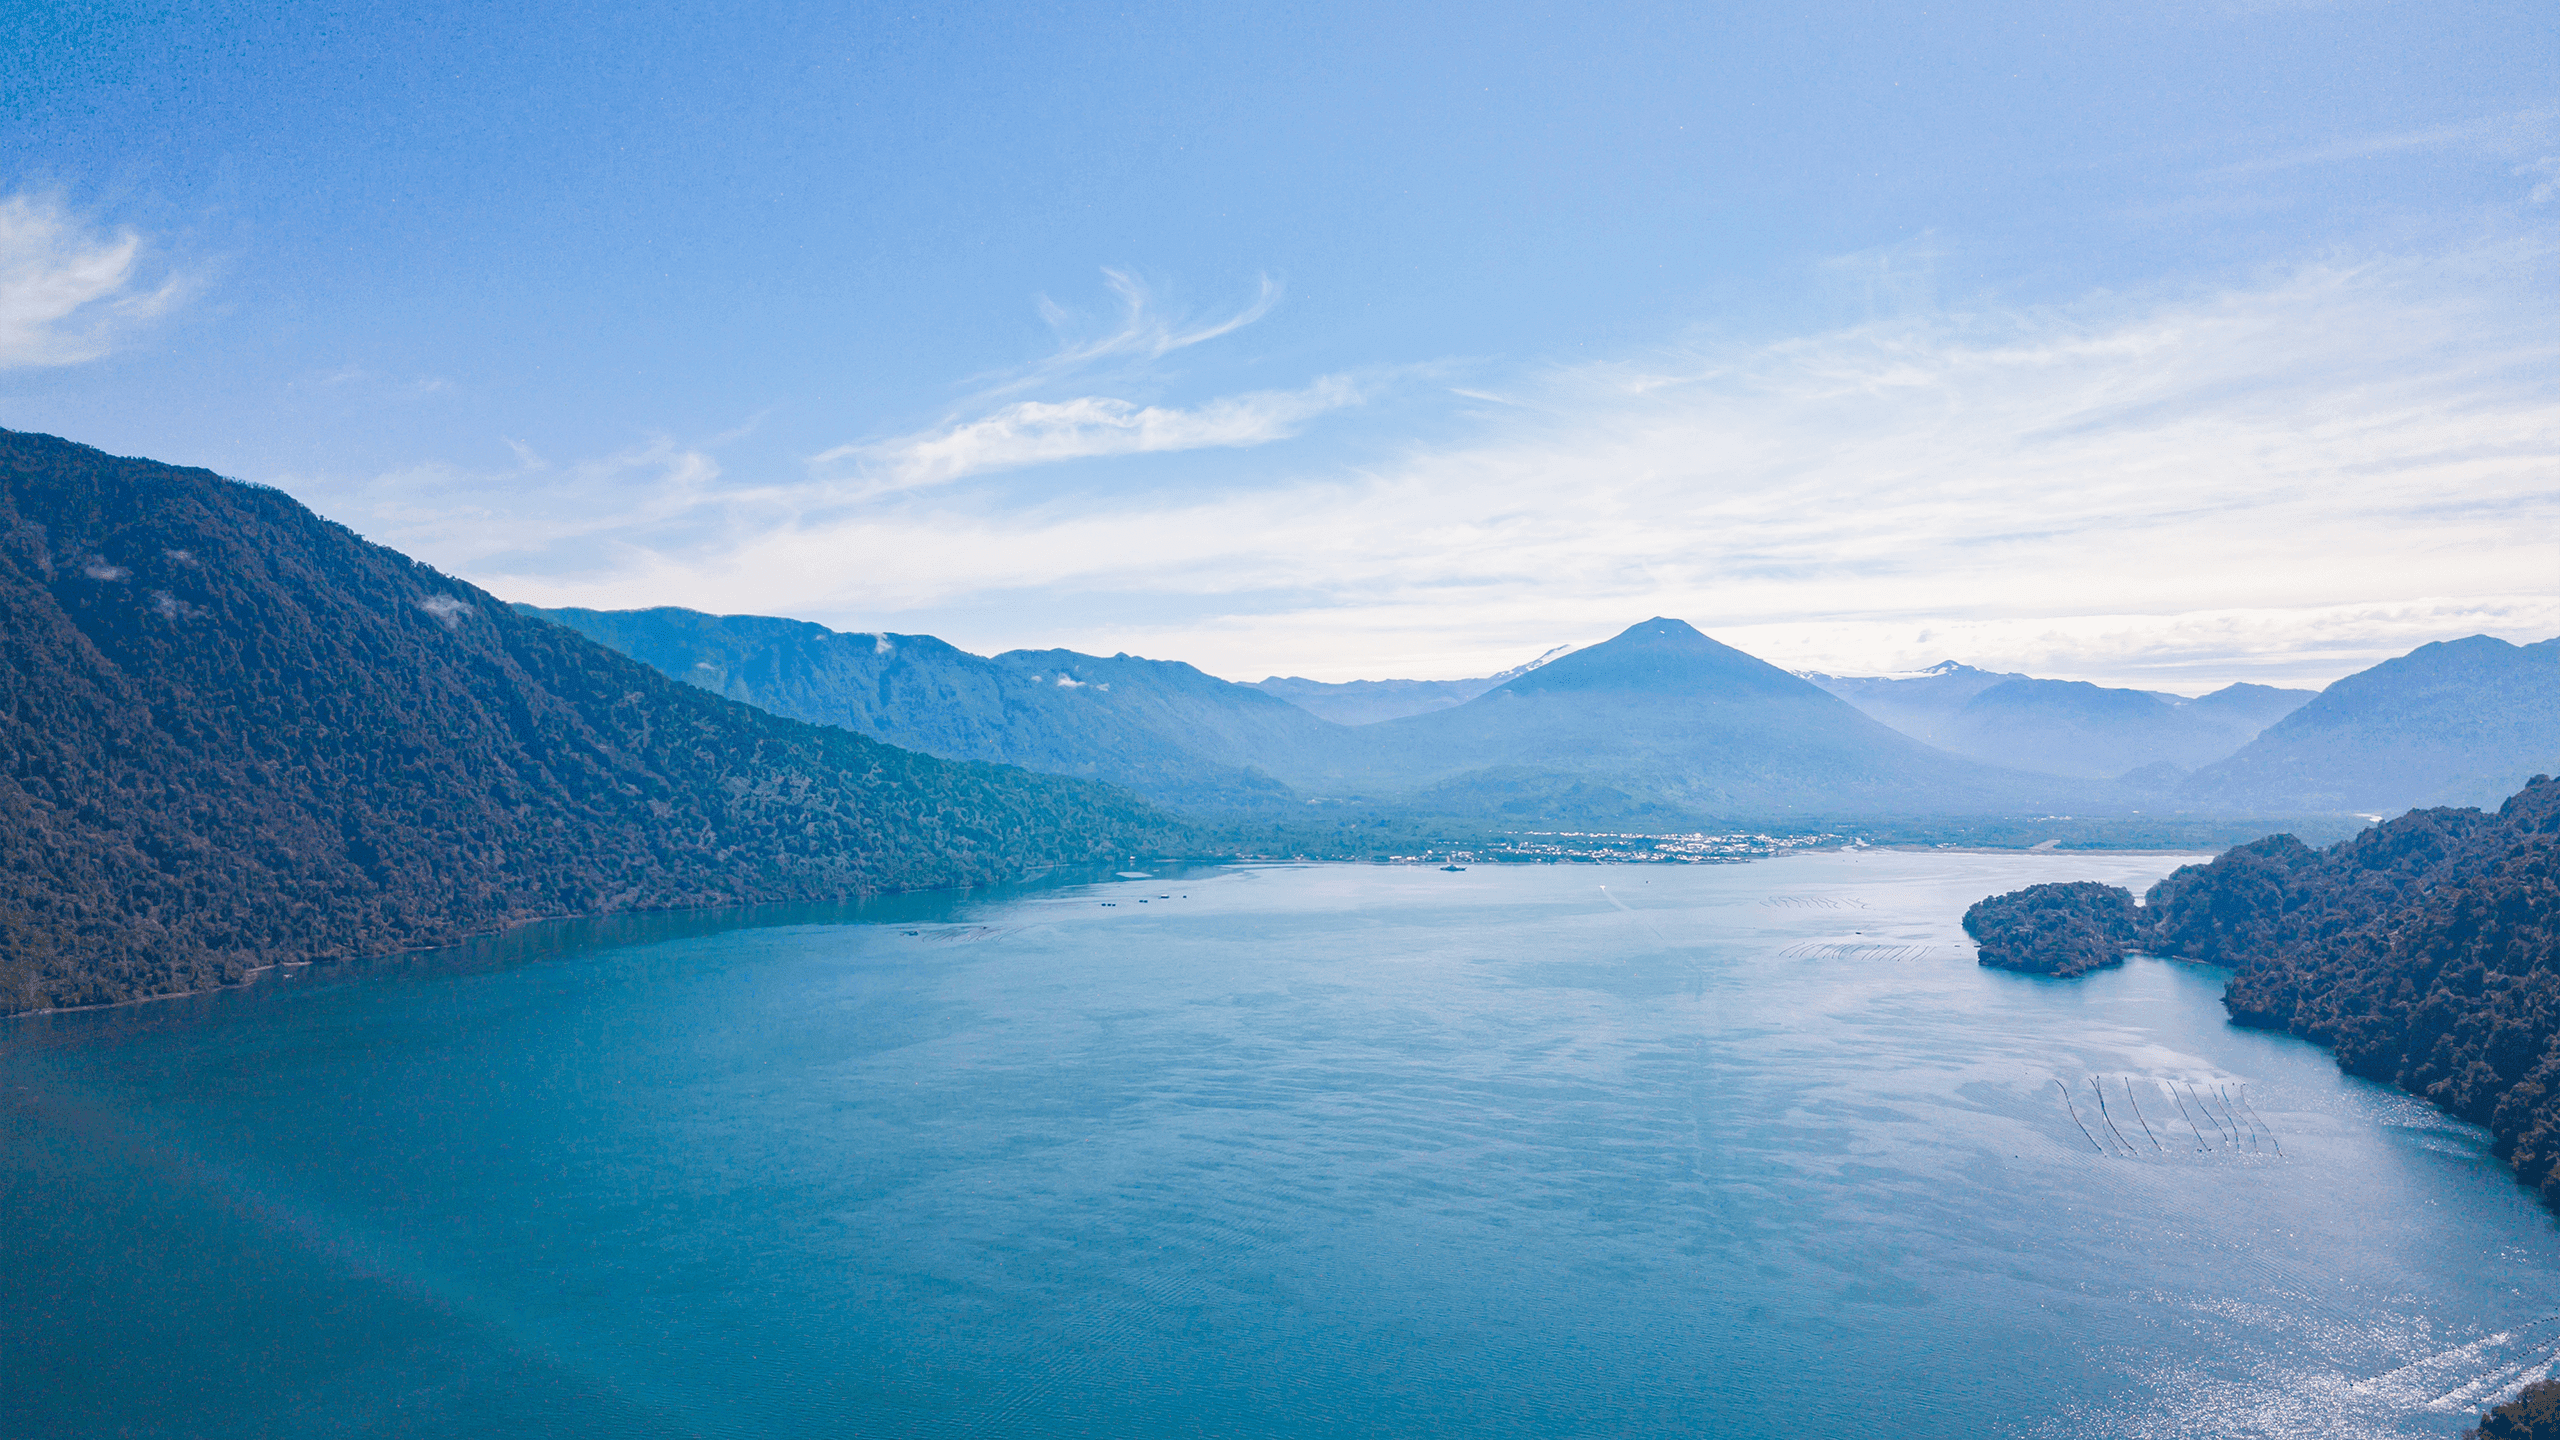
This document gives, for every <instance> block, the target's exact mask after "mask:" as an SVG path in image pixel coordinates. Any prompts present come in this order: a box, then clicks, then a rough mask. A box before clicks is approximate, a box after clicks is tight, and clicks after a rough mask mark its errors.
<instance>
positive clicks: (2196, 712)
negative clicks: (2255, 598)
mask: <svg viewBox="0 0 2560 1440" xmlns="http://www.w3.org/2000/svg"><path fill="white" fill-rule="evenodd" d="M1804 678H1805V679H1807V680H1809V681H1811V682H1813V683H1814V684H1816V685H1819V686H1821V687H1822V688H1823V689H1825V690H1828V691H1829V692H1831V693H1832V694H1834V695H1837V696H1839V697H1840V698H1841V699H1843V700H1846V701H1848V702H1849V703H1850V704H1852V705H1855V706H1857V707H1858V708H1859V709H1860V710H1863V711H1865V712H1866V713H1867V714H1868V715H1870V716H1872V717H1874V718H1875V719H1877V720H1880V721H1882V722H1883V723H1885V724H1887V725H1890V726H1892V727H1893V728H1894V729H1896V730H1899V731H1901V732H1902V733H1903V734H1905V735H1909V736H1911V737H1912V738H1913V739H1915V740H1923V741H1926V742H1928V743H1929V744H1931V745H1935V746H1937V747H1938V748H1940V749H1942V750H1947V751H1950V752H1953V753H1954V754H1958V755H1962V756H1965V757H1967V758H1969V759H1974V760H1979V761H1981V762H1983V763H1984V764H1986V765H1997V766H2002V767H2006V768H2012V769H2019V770H2033V771H2037V772H2040V773H2043V774H2048V775H2071V776H2082V777H2092V778H2094V777H2100V776H2116V775H2123V774H2125V773H2126V772H2128V771H2134V770H2142V769H2145V768H2146V767H2150V768H2151V769H2152V770H2153V771H2154V772H2155V773H2165V774H2166V775H2167V776H2168V777H2169V778H2170V779H2172V780H2174V779H2175V777H2176V775H2177V773H2178V772H2182V771H2186V770H2191V769H2193V768H2195V767H2196V766H2198V765H2204V764H2209V763H2211V762H2212V761H2215V760H2219V759H2221V758H2223V757H2224V756H2226V755H2229V754H2231V753H2232V752H2233V751H2235V750H2238V749H2239V748H2240V747H2241V746H2243V745H2246V744H2247V743H2249V740H2250V738H2251V737H2252V736H2254V735H2256V734H2257V733H2258V732H2259V731H2260V730H2263V729H2265V728H2266V727H2267V726H2268V725H2270V724H2272V723H2274V722H2275V721H2276V720H2277V719H2278V718H2280V717H2282V716H2283V715H2285V714H2286V713H2287V712H2289V711H2291V710H2293V709H2294V708H2296V707H2298V706H2300V705H2302V704H2303V703H2304V702H2306V701H2308V700H2309V699H2310V698H2311V697H2312V695H2313V693H2314V692H2312V691H2309V690H2278V689H2275V688H2274V687H2272V686H2266V685H2231V686H2226V687H2224V688H2223V689H2220V690H2217V691H2215V692H2213V693H2212V694H2210V695H2206V696H2202V697H2200V698H2198V699H2195V700H2182V699H2180V698H2179V697H2177V696H2164V695H2158V694H2154V693H2152V692H2150V691H2147V690H2117V689H2108V688H2105V687H2102V686H2097V685H2091V684H2087V683H2085V682H2081V681H2076V680H2039V679H2035V678H2033V677H2031V676H2026V675H2012V674H1998V673H1994V672H1992V671H1989V670H1977V669H1974V668H1973V667H1972V666H1969V665H1959V664H1957V663H1955V662H1954V661H1952V660H1950V661H1946V662H1944V663H1942V664H1939V665H1937V666H1935V667H1933V668H1931V669H1930V670H1928V671H1926V672H1924V673H1922V674H1920V675H1916V676H1907V677H1894V676H1842V675H1807V676H1805V677H1804ZM2159 767H2167V768H2166V770H2165V772H2162V771H2160V768H2159ZM2145 778H2153V777H2151V776H2146V777H2145Z"/></svg>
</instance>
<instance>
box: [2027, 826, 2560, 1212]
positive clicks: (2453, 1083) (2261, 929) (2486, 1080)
mask: <svg viewBox="0 0 2560 1440" xmlns="http://www.w3.org/2000/svg"><path fill="white" fill-rule="evenodd" d="M2118 893H2119V894H2120V893H2121V892H2118ZM2031 894H2032V892H2019V893H2018V894H2016V895H2011V896H2002V897H1994V899H1993V900H1990V901H1985V902H1984V904H1983V905H1982V906H1978V907H1976V913H1978V914H1980V915H1983V916H1985V917H1995V916H1996V917H2005V918H2008V919H2012V920H2015V921H2017V922H2018V923H2016V924H2013V925H2011V926H2009V927H2008V928H2006V929H2003V928H2001V927H2000V926H1997V925H1992V924H1985V925H1983V926H1981V927H1979V934H1980V938H1981V939H1982V941H1983V946H1984V954H1985V956H1986V958H1988V957H1989V956H1990V955H1991V953H1992V949H1993V946H1994V945H1995V944H1998V945H2000V946H2001V947H2003V953H2004V954H2006V953H2011V952H2021V953H2023V952H2027V951H2033V950H2035V949H2036V948H2037V947H2038V946H2039V945H2043V944H2044V942H2045V941H2046V939H2047V938H2048V932H2049V934H2050V935H2051V936H2060V937H2062V938H2065V939H2067V938H2068V936H2067V935H2064V933H2063V932H2062V931H2061V930H2058V929H2055V928H2054V927H2051V926H2045V927H2043V928H2042V929H2035V928H2030V927H2029V926H2028V925H2027V924H2026V923H2025V922H2026V921H2027V920H2029V919H2032V918H2033V912H2034V910H2035V908H2036V907H2034V906H2032V905H2029V904H2026V903H2024V902H2025V901H2026V899H2027V897H2029V896H2030V895H2031ZM2001 902H2009V903H2006V904H2003V903H2001ZM2139 923H2140V926H2141V935H2140V944H2141V946H2142V948H2144V949H2146V950H2148V951H2150V952H2151V953H2153V954H2157V955H2163V956H2169V957H2172V958H2176V959H2184V960H2197V961H2203V962H2206V963H2209V964H2214V965H2222V966H2227V967H2229V968H2230V969H2231V970H2232V977H2231V982H2230V985H2229V986H2228V988H2227V989H2226V991H2225V992H2224V995H2223V1004H2224V1005H2225V1006H2226V1007H2227V1008H2228V1009H2229V1010H2230V1012H2231V1015H2232V1018H2233V1019H2235V1020H2238V1021H2240V1022H2241V1023H2243V1024H2247V1025H2257V1026H2263V1027H2266V1028H2269V1029H2277V1030H2289V1031H2291V1032H2293V1033H2294V1034H2297V1035H2301V1036H2303V1037H2305V1038H2307V1039H2310V1040H2314V1041H2317V1042H2318V1043H2320V1044H2322V1045H2326V1046H2328V1047H2330V1048H2331V1049H2333V1050H2334V1051H2335V1052H2336V1053H2337V1057H2338V1063H2339V1065H2341V1066H2342V1067H2344V1068H2345V1069H2347V1070H2348V1071H2350V1072H2352V1073H2354V1074H2358V1075H2364V1076H2368V1077H2370V1078H2373V1079H2376V1080H2384V1081H2389V1082H2391V1083H2393V1084H2397V1085H2399V1086H2401V1087H2402V1088H2404V1089H2406V1090H2408V1091H2409V1092H2411V1093H2412V1094H2415V1095H2419V1096H2423V1097H2425V1098H2426V1099H2428V1100H2432V1101H2434V1102H2435V1103H2436V1104H2438V1105H2441V1106H2443V1107H2444V1108H2445V1109H2447V1110H2449V1111H2452V1112H2453V1113H2454V1114H2456V1115H2459V1116H2461V1117H2462V1118H2464V1119H2466V1120H2471V1121H2474V1122H2477V1123H2478V1124H2481V1125H2485V1126H2487V1127H2488V1128H2489V1130H2490V1132H2491V1133H2492V1134H2493V1135H2495V1136H2496V1137H2497V1144H2498V1148H2499V1151H2500V1153H2502V1154H2505V1155H2507V1156H2508V1157H2509V1158H2510V1159H2512V1160H2513V1161H2514V1163H2515V1166H2516V1169H2517V1172H2518V1174H2519V1175H2520V1176H2521V1177H2522V1178H2523V1179H2524V1180H2526V1181H2527V1182H2528V1183H2531V1184H2534V1185H2536V1186H2539V1187H2540V1188H2541V1190H2542V1192H2543V1195H2544V1196H2545V1198H2546V1199H2549V1200H2551V1201H2552V1202H2553V1203H2554V1204H2560V782H2554V781H2553V780H2551V779H2550V778H2549V777H2547V776H2540V775H2537V776H2534V777H2532V779H2531V780H2530V781H2529V782H2528V783H2527V784H2526V786H2525V788H2524V789H2522V790H2520V791H2518V792H2517V793H2516V794H2514V795H2513V796H2510V797H2509V798H2508V799H2507V801H2506V803H2505V804H2503V805H2501V806H2500V807H2499V808H2498V810H2497V811H2496V812H2495V813H2494V814H2484V813H2482V812H2481V811H2478V810H2470V809H2435V810H2414V811H2411V812H2409V813H2408V814H2405V815H2402V816H2401V817H2399V818H2398V819H2395V820H2391V821H2388V822H2386V823H2384V824H2381V825H2377V826H2374V827H2373V828H2371V829H2369V830H2366V831H2364V832H2363V833H2361V834H2359V835H2357V836H2355V837H2354V838H2352V839H2350V840H2346V841H2343V842H2341V843H2339V844H2337V845H2334V846H2331V847H2329V848H2328V849H2325V850H2314V849H2312V848H2311V847H2309V846H2307V845H2304V844H2302V843H2301V842H2300V841H2297V840H2295V839H2294V838H2293V837H2292V836H2290V835H2275V836H2269V837H2268V838H2266V839H2264V840H2259V841H2255V842H2253V843H2251V844H2248V845H2242V846H2238V847H2236V848H2234V849H2232V850H2230V851H2228V852H2226V853H2225V854H2223V855H2221V856H2219V857H2218V858H2216V859H2215V860H2213V861H2212V862H2211V863H2209V864H2205V865H2190V866H2187V867H2185V868H2183V869H2181V870H2179V871H2177V872H2176V873H2175V874H2173V875H2170V876H2169V877H2167V878H2166V879H2164V880H2162V881H2161V882H2160V883H2159V884H2157V885H2154V886H2153V887H2151V890H2150V893H2149V894H2148V895H2147V896H2145V898H2144V904H2143V906H2142V909H2141V911H2140V922H2139ZM2044 948H2045V949H2048V950H2051V951H2052V957H2053V958H2054V959H2056V960H2063V959H2067V958H2069V957H2068V954H2067V953H2066V950H2067V948H2068V947H2056V946H2052V945H2044Z"/></svg>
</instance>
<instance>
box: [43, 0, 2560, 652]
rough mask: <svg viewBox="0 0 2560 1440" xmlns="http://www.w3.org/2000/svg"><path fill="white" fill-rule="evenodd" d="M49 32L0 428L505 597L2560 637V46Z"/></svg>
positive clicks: (683, 21) (273, 22) (2376, 642)
mask: <svg viewBox="0 0 2560 1440" xmlns="http://www.w3.org/2000/svg"><path fill="white" fill-rule="evenodd" d="M0 25H5V26H6V30H5V32H0V40H5V44H0V94H5V98H6V111H5V114H6V119H7V124H6V126H5V132H6V135H7V137H8V138H7V142H6V149H5V151H0V153H4V154H5V156H6V166H7V172H6V173H5V174H0V366H5V367H6V368H0V424H5V425H8V426H11V427H14V428H22V429H36V430H45V431H51V432H54V433H59V434H64V435H68V436H71V437H73V438H76V439H80V440H83V441H86V442H89V443H92V444H96V445H100V446H102V447H104V448H106V449H109V450H113V451H117V452H120V453H138V454H148V455H151V456H154V457H157V458H161V459H167V460H171V461H176V462H181V463H190V464H201V465H205V466H209V467H211V468H213V469H216V470H219V471H221V472H223V473H226V474H231V475H237V476H241V477H244V478H249V479H256V480H261V481H266V482H269V483H273V484H277V485H280V486H282V487H284V488H285V489H287V490H289V491H291V492H292V493H294V494H296V495H297V496H299V497H301V498H303V499H304V500H306V501H307V502H309V503H311V504H312V505H313V506H314V507H315V508H318V509H319V510H321V511H322V512H323V513H325V514H328V515H331V516H333V517H334V518H338V519H341V520H344V521H346V522H347V523H348V524H350V525H353V526H354V527H355V528H356V529H358V530H359V531H362V532H363V533H365V534H367V535H368V536H371V537H372V538H375V539H379V540H382V541H384V542H386V543H390V544H394V545H398V546H400V547H401V548H403V549H406V550H409V551H410V552H412V553H414V554H417V555H419V556H421V557H422V558H425V559H428V560H430V561H433V562H434V563H437V564H439V565H441V566H444V567H446V568H448V569H451V570H453V571H455V572H457V573H460V574H462V575H464V576H466V577H468V578H470V579H473V580H475V581H477V582H479V583H482V584H485V585H488V586H489V587H490V588H492V589H494V590H496V591H498V592H499V593H500V594H503V595H507V596H509V597H511V598H524V599H532V600H537V601H542V602H546V603H584V604H597V605H614V606H622V605H637V604H650V603H676V604H686V605H692V606H696V607H699V608H704V609H712V610H732V611H755V612H760V613H779V614H792V615H800V616H805V617H807V618H811V619H816V620H820V621H823V622H826V623H830V624H835V625H838V626H841V627H843V628H847V629H880V628H886V629H895V630H902V631H929V632H932V633H938V634H942V635H944V636H945V637H947V638H949V639H951V640H953V641H955V642H956V643H959V644H962V645H966V646H969V647H971V648H975V649H982V650H986V649H999V648H1005V647H1009V646H1015V645H1049V644H1066V645H1073V646H1076V647H1078V648H1085V649H1098V650H1103V651H1112V650H1121V649H1126V650H1130V651H1133V652H1137V653H1145V654H1155V655H1165V656H1172V657H1177V658H1184V659H1190V660H1193V661H1195V662H1196V663H1200V664H1202V665H1203V666H1204V667H1205V668H1208V669H1210V670H1212V671H1214V672H1217V673H1222V674H1227V675H1231V676H1236V677H1239V678H1258V677H1259V676H1261V675H1263V674H1266V673H1271V672H1275V671H1276V672H1281V673H1300V674H1309V675H1315V676H1319V677H1322V678H1335V679H1347V678H1353V677H1355V676H1364V675H1366V676H1379V675H1387V674H1408V675H1427V676H1437V675H1458V674H1468V673H1483V672H1484V671H1487V670H1490V669H1495V668H1500V667H1501V666H1503V665H1508V664H1513V663H1517V662H1518V661H1519V660H1520V659H1524V658H1526V657H1527V656H1529V655H1533V654H1536V653H1538V652H1540V651H1542V650H1544V649H1546V648H1547V647H1548V646H1549V645H1552V644H1557V643H1568V642H1580V641H1588V640H1591V639H1595V638H1599V637H1601V636H1605V635H1607V634H1609V633H1612V632H1614V631H1615V630H1617V629H1619V628H1621V627H1622V626H1623V625H1625V624H1627V623H1631V622H1632V621H1634V620H1638V619H1642V618H1644V617H1645V616H1647V615H1651V614H1655V613H1670V614H1677V615H1682V616H1684V617H1686V618H1688V619H1690V620H1692V621H1694V622H1696V623H1698V624H1699V625H1701V626H1702V627H1703V628H1706V629H1707V630H1708V631H1709V632H1710V633H1713V634H1717V635H1719V636H1720V637H1723V638H1726V639H1728V640H1731V641H1733V642H1734V643H1738V644H1742V645H1744V646H1745V647H1746V648H1749V649H1752V650H1754V651H1755V653H1759V654H1763V655H1765V656H1767V657H1769V658H1771V659H1773V660H1776V661H1778V662H1780V663H1784V664H1789V665H1795V666H1800V667H1812V668H1826V669H1835V670H1855V671H1868V670H1884V669H1893V668H1909V667H1916V666H1918V665H1921V664H1926V663H1928V662H1930V661H1934V660H1936V659H1940V658H1945V657H1947V656H1954V657H1955V658H1960V659H1965V660H1968V661H1972V662H1974V663H1978V664H1986V665H1994V666H1998V667H2001V668H2025V669H2030V670H2034V671H2036V672H2037V673H2043V674H2060V675H2070V676H2075V677H2082V678H2092V679H2100V680H2110V681H2116V682H2120V683H2134V684H2143V685H2150V686H2156V687H2159V688H2169V689H2181V690H2197V689H2202V688H2209V687H2210V686H2211V685H2214V684H2219V683H2223V682H2224V681H2227V680H2231V679H2244V678H2246V679H2265V680H2277V681H2289V682H2292V683H2317V682H2320V681H2325V680H2327V679H2329V678H2334V676H2336V675H2338V674H2341V673H2345V672H2346V671H2349V670H2353V669H2356V668H2360V667H2361V666H2362V665H2364V664H2367V663H2370V662H2371V661H2372V660H2373V659H2377V658H2380V657H2381V656H2383V655H2387V654H2392V653H2397V652H2399V651H2402V650H2405V649H2407V648H2409V647H2410V646H2411V645H2414V644H2418V643H2421V642H2423V641H2425V640H2431V639H2440V638H2448V637H2450V636H2453V635H2460V634H2468V633H2472V632H2475V631H2480V630H2487V631H2489V632H2491V633H2496V634H2502V635H2506V636H2507V637H2508V638H2512V639H2525V638H2539V637H2540V636H2542V635H2546V634H2550V633H2554V632H2560V467H2556V466H2555V452H2560V427H2555V424H2554V421H2555V419H2556V418H2560V396H2556V395H2555V381H2554V378H2553V377H2554V375H2555V374H2560V365H2555V361H2560V355H2555V353H2554V352H2555V351H2556V350H2560V340H2556V339H2555V337H2560V326H2556V325H2555V324H2554V321H2555V320H2560V306H2555V304H2554V300H2555V288H2556V287H2555V285H2554V260H2555V255H2554V246H2553V244H2552V240H2551V236H2552V235H2553V233H2554V222H2555V220H2560V196H2556V195H2555V191H2560V159H2556V158H2555V157H2560V96H2555V94H2554V83H2553V79H2552V77H2553V76H2554V75H2555V74H2560V44H2555V30H2560V19H2556V18H2555V12H2554V11H2552V10H2551V8H2550V7H2548V6H2547V5H2528V4H2464V5H2458V6H2422V5H2416V4H2353V3H2342V4H2273V3H2264V4H2189V5H2180V4H2150V5H2142V6H2134V5H2121V6H2099V5H2081V6H2069V5H2061V6H2049V7H2043V8H2042V9H2035V8H2032V7H2025V6H2016V5H2007V6H1979V5H1955V6H1938V5H1933V6H1929V7H1926V8H1920V7H1915V6H1895V7H1884V6H1796V7H1786V8H1783V9H1782V8H1778V7H1764V8H1722V9H1718V8H1708V7H1673V6H1607V5H1599V6H1591V5H1585V6H1573V7H1561V6H1559V7H1527V6H1503V5H1495V4H1475V5H1468V6H1463V7H1461V6H1449V7H1425V6H1401V7H1382V6H1377V5H1374V4H1373V5H1360V6H1351V5H1344V6H1331V7H1328V6H1320V5H1294V6H1286V7H1280V6H1272V7H1247V6H1235V7H1196V6H1184V7H1162V8H1148V7H1142V6H1117V7H1101V6H1030V5H1019V6H1001V7H999V6H982V7H961V6H944V7H937V8H931V9H926V8H915V7H909V8H887V7H870V6H830V7H816V6H805V7H803V6H779V5H775V6H759V7H745V8H714V7H707V6H704V7H675V6H664V5H648V4H627V5H618V6H613V7H578V6H570V5H563V6H552V7H528V6H521V5H507V6H498V5H447V6H441V7H434V8H432V10H427V11H421V10H419V9H414V8H402V9H391V8H382V9H370V8H366V7H362V6H336V7H322V6H247V5H230V6H188V5H184V4H177V5H171V4H152V5H147V6H145V5H117V4H104V5H80V4H69V5H59V6H50V7H44V8H43V9H42V10H41V11H37V10H33V9H13V10H11V11H10V13H9V16H8V17H7V18H6V19H5V20H0Z"/></svg>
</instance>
